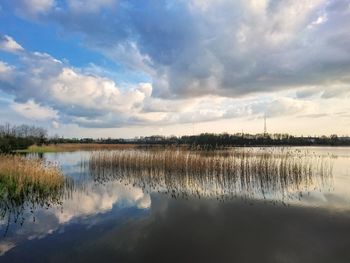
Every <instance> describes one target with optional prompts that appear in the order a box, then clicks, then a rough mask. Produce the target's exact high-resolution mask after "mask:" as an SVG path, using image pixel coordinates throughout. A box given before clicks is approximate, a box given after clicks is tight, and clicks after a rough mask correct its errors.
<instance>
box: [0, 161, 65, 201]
mask: <svg viewBox="0 0 350 263" xmlns="http://www.w3.org/2000/svg"><path fill="white" fill-rule="evenodd" d="M63 183H64V176H63V175H62V173H61V171H60V170H59V169H58V167H57V166H56V165H54V164H52V163H44V161H42V160H40V159H35V158H26V157H22V156H18V155H0V197H1V198H5V197H6V198H11V199H16V198H21V197H22V196H24V195H26V194H28V193H29V192H32V191H37V192H38V193H39V194H41V195H45V194H46V193H50V192H52V191H55V190H57V189H59V188H60V187H61V186H62V185H63Z"/></svg>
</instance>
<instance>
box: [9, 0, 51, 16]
mask: <svg viewBox="0 0 350 263" xmlns="http://www.w3.org/2000/svg"><path fill="white" fill-rule="evenodd" d="M13 3H14V5H15V9H16V11H17V13H18V14H19V15H21V16H24V17H36V16H37V15H41V14H45V13H48V12H49V11H50V10H52V9H53V8H54V7H55V5H56V1H55V0H13Z"/></svg>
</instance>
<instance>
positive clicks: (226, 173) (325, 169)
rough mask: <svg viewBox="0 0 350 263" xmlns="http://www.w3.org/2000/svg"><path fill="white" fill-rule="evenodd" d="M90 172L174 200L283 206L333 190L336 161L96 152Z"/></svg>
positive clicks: (243, 153)
mask: <svg viewBox="0 0 350 263" xmlns="http://www.w3.org/2000/svg"><path fill="white" fill-rule="evenodd" d="M88 167H89V170H90V172H91V174H92V176H93V177H94V179H95V180H97V181H101V182H105V181H108V180H111V178H112V179H117V180H121V181H124V182H125V181H129V183H130V184H131V185H133V186H135V185H137V186H139V187H142V188H143V189H145V188H147V187H149V188H151V189H152V190H158V191H163V192H165V193H170V194H171V195H173V196H183V197H186V196H193V195H194V196H199V197H200V196H215V197H220V198H230V197H233V196H235V195H237V194H239V195H245V196H248V197H254V196H257V195H260V196H262V197H264V198H265V197H268V196H276V195H277V196H280V197H281V198H280V199H281V200H283V199H284V198H285V197H291V196H294V197H298V195H299V194H300V193H301V192H302V191H308V190H310V189H314V188H316V189H320V188H321V187H322V186H323V185H330V181H331V174H332V162H331V157H330V156H328V157H327V156H326V157H325V156H316V155H314V154H312V153H309V152H301V151H299V150H290V149H283V148H268V149H267V148H258V149H257V148H254V149H253V148H250V149H244V148H240V149H231V150H227V151H188V150H124V151H111V152H94V153H92V155H91V157H90V160H89V162H88Z"/></svg>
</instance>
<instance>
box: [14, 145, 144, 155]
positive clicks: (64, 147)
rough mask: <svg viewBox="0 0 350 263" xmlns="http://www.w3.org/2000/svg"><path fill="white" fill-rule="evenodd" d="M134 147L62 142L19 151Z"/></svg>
mask: <svg viewBox="0 0 350 263" xmlns="http://www.w3.org/2000/svg"><path fill="white" fill-rule="evenodd" d="M136 147H137V146H136V145H134V144H99V143H62V144H49V145H43V146H37V145H32V146H30V147H29V148H28V149H26V150H21V151H19V152H26V153H45V152H73V151H94V150H95V151H96V150H117V149H132V148H136Z"/></svg>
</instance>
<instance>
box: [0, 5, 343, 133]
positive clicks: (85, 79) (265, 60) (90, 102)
mask: <svg viewBox="0 0 350 263" xmlns="http://www.w3.org/2000/svg"><path fill="white" fill-rule="evenodd" d="M0 6H1V8H0V96H1V98H0V121H1V123H3V122H11V123H33V124H36V125H41V126H44V127H46V128H47V129H48V130H49V132H50V134H60V135H64V136H75V137H84V136H91V137H101V136H102V137H106V136H111V137H134V136H144V135H149V134H164V135H171V134H175V135H180V134H191V133H193V131H194V132H195V133H200V132H241V131H242V130H243V131H245V132H251V133H257V132H261V131H262V129H263V116H264V114H265V113H266V115H267V116H268V130H269V131H270V132H288V133H292V134H303V135H314V134H333V133H338V134H341V135H342V134H349V127H350V119H349V117H350V116H349V115H350V114H349V112H350V111H349V110H350V104H349V97H350V88H349V82H350V75H349V72H350V48H349V47H350V31H349V30H348V28H349V26H350V1H349V0H334V1H326V0H306V1H292V0H287V1H279V0H236V1H229V0H218V1H214V0H189V1H184V0H180V1H166V0H160V1H136V0H129V1H126V0H118V1H117V0H86V1H82V0H61V1H58V0H13V1H6V2H0Z"/></svg>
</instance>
